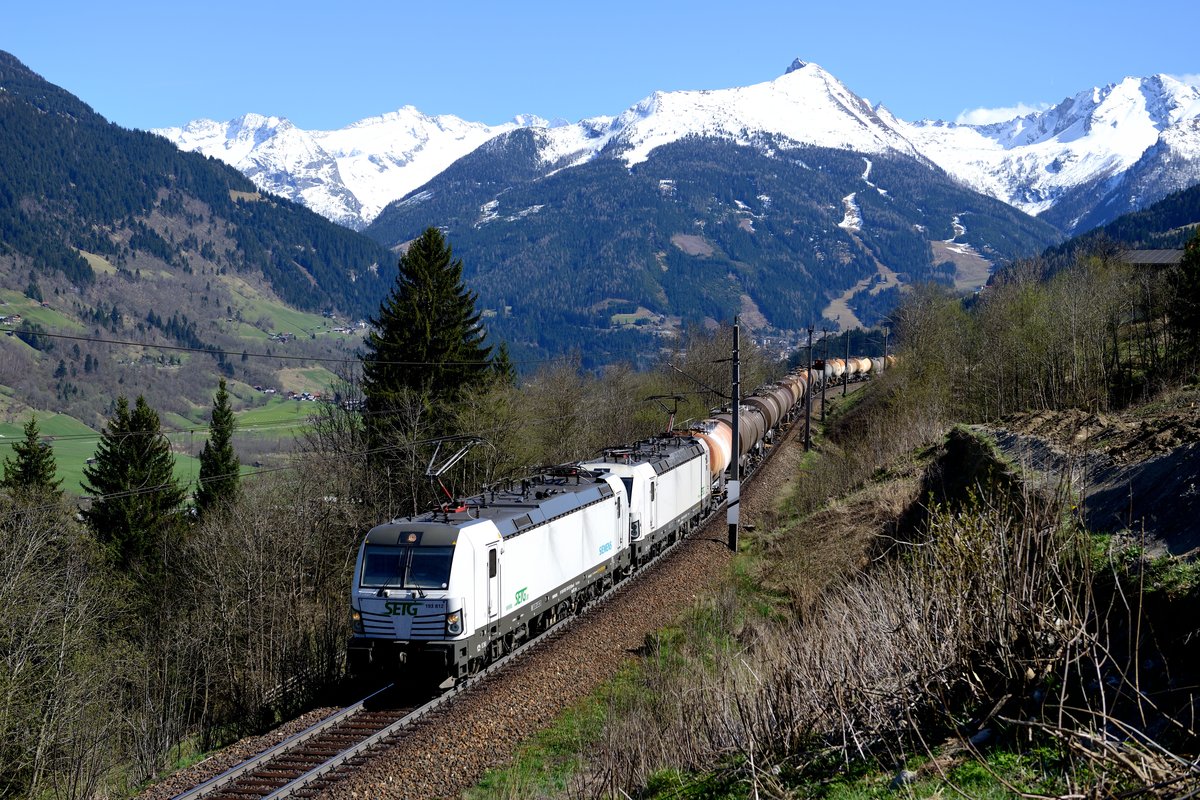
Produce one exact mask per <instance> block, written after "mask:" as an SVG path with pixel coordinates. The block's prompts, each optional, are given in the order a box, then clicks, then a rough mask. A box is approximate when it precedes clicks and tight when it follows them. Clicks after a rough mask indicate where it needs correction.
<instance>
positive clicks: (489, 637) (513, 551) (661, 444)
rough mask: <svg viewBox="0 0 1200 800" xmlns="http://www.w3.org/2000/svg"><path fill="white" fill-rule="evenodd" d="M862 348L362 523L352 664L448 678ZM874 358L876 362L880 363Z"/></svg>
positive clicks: (652, 530)
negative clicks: (710, 411)
mask: <svg viewBox="0 0 1200 800" xmlns="http://www.w3.org/2000/svg"><path fill="white" fill-rule="evenodd" d="M872 366H874V365H873V364H872V362H871V361H870V360H869V359H848V360H846V361H842V360H840V359H836V360H831V361H829V362H825V363H820V362H819V363H818V365H817V366H816V367H815V368H814V369H812V370H811V371H810V370H807V369H804V370H800V371H797V372H793V373H791V374H789V375H787V376H786V377H785V378H784V379H783V380H781V381H780V382H778V383H776V384H773V385H770V386H767V387H764V388H762V389H760V390H758V391H757V392H755V393H754V394H752V395H750V396H748V397H745V398H743V399H742V401H741V405H740V408H739V414H738V434H739V435H738V442H737V443H735V442H734V441H733V427H734V426H733V417H732V414H731V413H728V412H726V413H721V414H716V415H715V416H713V417H712V418H711V419H706V420H703V421H702V422H699V423H697V424H695V425H692V426H691V427H690V428H689V429H688V430H684V431H671V432H668V433H666V434H663V435H659V436H655V437H652V438H650V439H647V440H645V441H641V442H637V443H635V444H632V445H628V446H623V447H618V448H611V449H608V450H605V451H604V452H603V453H602V454H600V455H599V456H598V457H597V458H594V459H592V460H587V461H582V462H579V463H576V464H569V465H564V466H559V467H554V468H552V469H547V470H543V471H541V472H540V473H538V474H536V475H533V476H531V477H528V478H524V479H521V480H509V481H504V482H502V483H499V484H495V485H492V486H488V487H485V489H484V491H483V492H481V493H480V494H478V495H475V496H473V497H470V498H467V499H465V500H462V501H457V502H455V503H454V504H447V505H443V506H441V507H440V508H437V509H435V510H433V511H430V512H428V513H425V514H422V515H419V516H415V517H406V518H399V519H394V520H391V521H390V522H386V523H383V524H381V525H377V526H375V527H374V528H372V529H371V530H370V531H368V532H367V534H366V537H365V538H364V540H363V542H362V545H361V547H360V548H359V553H358V559H357V562H356V564H355V568H354V577H353V582H352V588H351V592H350V603H351V607H352V612H351V613H352V620H353V629H354V630H353V636H352V638H351V639H350V642H349V645H348V649H347V663H348V668H349V671H350V672H351V674H354V675H368V674H373V673H380V672H382V673H385V674H388V675H390V676H396V675H408V676H410V677H413V678H420V679H432V680H433V682H434V683H437V682H442V683H445V682H446V681H458V680H461V679H463V678H465V677H468V676H470V675H473V674H475V673H477V672H478V671H480V670H481V669H483V668H484V667H485V666H487V665H488V664H490V663H491V662H493V661H495V660H496V659H498V658H501V657H503V656H504V655H505V654H507V653H508V652H510V651H511V650H513V649H514V648H515V647H517V646H519V645H520V644H521V643H522V642H524V641H526V640H527V639H530V638H532V637H535V636H537V635H538V634H539V633H541V632H542V631H544V630H546V629H547V628H549V627H550V626H552V625H554V624H555V623H556V622H558V621H559V620H560V619H563V618H565V617H567V616H570V615H572V614H574V613H575V612H576V611H578V610H579V609H580V608H582V607H583V606H584V605H586V604H587V603H588V602H589V601H590V600H592V599H593V598H596V597H599V596H600V595H602V594H604V593H605V592H606V591H608V589H610V588H611V587H612V586H613V585H614V584H616V583H619V582H621V581H623V580H625V579H626V578H628V577H629V576H630V575H631V574H633V573H634V572H636V571H637V570H638V569H640V568H641V567H643V566H644V565H645V564H647V563H648V562H649V561H651V560H652V559H653V558H655V557H656V556H657V555H659V554H660V553H661V552H662V551H663V550H665V549H666V548H668V547H670V546H671V545H672V544H674V543H675V542H676V541H678V540H679V539H680V538H682V537H684V536H686V535H687V534H688V533H689V532H690V531H692V530H694V529H695V528H696V527H698V526H699V525H700V524H701V522H702V521H703V520H704V519H705V518H706V517H707V516H708V515H709V513H710V512H711V511H712V510H713V509H715V508H716V507H717V506H718V505H719V504H720V503H721V502H722V501H723V499H724V493H725V492H724V490H725V482H724V481H725V471H726V469H727V468H728V467H729V466H730V464H731V463H732V459H734V458H737V459H739V461H740V463H741V464H742V465H743V466H744V467H752V466H753V465H754V464H755V463H757V461H758V460H759V459H760V458H761V456H762V454H763V453H764V450H765V448H766V447H767V446H768V445H769V443H770V441H771V440H772V438H773V437H774V435H775V433H776V432H777V431H778V429H779V428H780V427H781V426H782V425H784V424H786V423H787V422H789V421H790V419H791V417H792V415H793V414H794V413H795V412H796V410H797V409H799V408H800V403H801V401H802V400H804V398H805V394H806V392H808V391H809V390H810V389H812V388H815V387H816V386H819V385H820V382H821V381H833V380H839V379H841V378H842V377H843V376H846V375H847V373H848V371H849V370H851V369H852V370H853V373H854V374H856V375H858V376H860V377H861V376H864V375H866V374H867V373H868V372H869V371H870V370H871V368H872ZM882 366H883V364H882V363H880V364H879V365H878V367H879V368H882Z"/></svg>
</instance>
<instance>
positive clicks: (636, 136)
mask: <svg viewBox="0 0 1200 800" xmlns="http://www.w3.org/2000/svg"><path fill="white" fill-rule="evenodd" d="M903 128H904V124H903V123H901V122H899V121H898V120H897V119H896V118H895V117H893V116H892V115H891V114H890V113H889V112H888V111H887V109H885V108H882V107H872V106H871V104H870V103H868V102H867V101H865V100H863V99H862V98H861V97H858V96H857V95H855V94H854V93H853V92H851V91H850V90H849V89H847V88H846V87H845V85H843V84H842V83H841V82H840V81H839V80H837V78H835V77H833V76H832V75H830V74H829V73H828V72H826V71H825V70H823V69H821V67H819V66H817V65H816V64H809V63H806V62H804V61H800V60H799V59H797V60H796V61H794V62H792V65H791V66H790V67H789V68H788V70H787V72H786V73H784V74H783V75H782V76H780V77H778V78H776V79H775V80H773V81H768V82H766V83H758V84H754V85H753V86H744V87H739V88H734V89H716V90H710V91H680V92H655V93H654V94H652V95H650V96H649V97H647V98H646V99H644V100H642V101H641V102H640V103H637V104H636V105H634V106H633V107H631V108H629V109H628V110H627V111H625V112H624V113H622V114H621V115H619V116H617V117H613V118H607V117H595V118H591V119H586V120H583V121H581V122H579V123H577V124H576V125H563V126H559V127H557V128H555V129H552V130H548V131H546V132H545V135H544V136H543V137H542V139H543V142H544V145H543V158H544V160H545V161H546V162H547V163H560V162H562V161H563V160H564V159H566V160H568V161H573V162H575V163H578V162H579V161H581V160H586V158H588V157H591V156H594V155H595V154H597V153H599V152H600V150H602V149H603V148H604V147H607V146H609V145H610V144H612V143H614V142H615V143H616V144H617V145H618V146H619V148H620V150H621V158H622V159H623V160H624V161H625V164H626V166H633V165H635V164H639V163H641V162H643V161H645V160H646V158H647V156H648V155H649V154H650V152H651V151H652V150H654V149H655V148H656V147H661V146H662V145H665V144H670V143H672V142H677V141H679V140H680V139H684V138H686V137H690V136H699V137H705V138H716V139H726V140H730V141H733V142H736V143H739V144H751V143H753V142H755V141H756V140H757V139H760V138H761V137H763V136H764V135H768V136H771V137H773V138H777V139H782V140H784V141H787V142H791V143H793V144H795V145H796V146H800V145H815V146H818V147H833V148H837V149H841V150H852V151H854V152H859V153H882V152H886V151H894V152H897V153H901V154H904V155H910V156H919V155H920V154H919V153H918V152H917V150H916V148H914V147H913V145H912V143H911V142H909V141H908V139H907V138H906V137H905V133H904V132H903Z"/></svg>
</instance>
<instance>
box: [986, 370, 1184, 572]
mask: <svg viewBox="0 0 1200 800" xmlns="http://www.w3.org/2000/svg"><path fill="white" fill-rule="evenodd" d="M984 430H985V431H986V432H987V433H988V434H990V435H991V436H993V437H994V438H995V439H996V441H997V443H998V444H999V446H1000V448H1001V450H1002V451H1003V452H1004V453H1005V454H1006V455H1007V456H1008V457H1009V458H1011V459H1012V460H1013V461H1014V462H1015V463H1016V464H1018V465H1019V466H1021V467H1022V468H1023V469H1025V470H1026V472H1027V473H1031V474H1034V475H1037V476H1040V477H1041V479H1042V480H1045V481H1055V480H1060V479H1064V478H1066V479H1069V480H1070V481H1071V483H1072V487H1073V488H1074V490H1075V491H1076V492H1078V494H1079V495H1080V497H1081V498H1082V500H1083V505H1084V518H1085V520H1086V522H1087V524H1088V526H1089V527H1090V528H1092V529H1093V530H1095V531H1099V532H1113V533H1115V532H1120V531H1128V532H1129V533H1130V534H1131V535H1135V536H1143V535H1144V536H1145V538H1146V543H1147V546H1148V547H1149V549H1151V550H1152V551H1157V552H1169V553H1171V554H1173V555H1184V554H1193V551H1195V550H1197V548H1200V389H1197V388H1190V389H1184V390H1180V391H1177V392H1173V393H1171V394H1169V395H1166V396H1164V397H1163V398H1160V399H1158V400H1156V401H1155V402H1153V403H1150V404H1147V405H1145V406H1141V407H1138V408H1136V409H1134V410H1131V411H1127V412H1122V413H1119V414H1111V415H1105V414H1098V413H1092V412H1085V411H1078V410H1072V411H1059V412H1052V411H1042V412H1029V413H1023V414H1016V415H1013V416H1011V417H1008V418H1006V419H1005V420H1003V421H1002V422H1001V423H1000V424H999V425H996V426H988V427H986V428H984Z"/></svg>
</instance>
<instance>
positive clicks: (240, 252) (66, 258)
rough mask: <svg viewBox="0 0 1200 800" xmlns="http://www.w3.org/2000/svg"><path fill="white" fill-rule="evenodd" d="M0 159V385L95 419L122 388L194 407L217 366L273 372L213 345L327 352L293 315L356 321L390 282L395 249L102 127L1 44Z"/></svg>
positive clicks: (147, 139)
mask: <svg viewBox="0 0 1200 800" xmlns="http://www.w3.org/2000/svg"><path fill="white" fill-rule="evenodd" d="M0 164H3V170H2V171H0V298H2V299H3V301H4V304H5V307H4V308H3V309H2V310H3V315H4V316H5V317H6V318H7V321H8V322H9V324H10V325H11V326H13V327H17V328H21V329H23V330H24V332H23V333H22V334H21V335H20V336H19V337H12V338H6V339H3V340H0V342H2V345H0V384H4V385H7V386H10V387H12V388H13V389H14V390H15V394H16V396H17V397H18V398H21V399H22V400H23V401H25V402H27V403H29V404H31V405H34V406H35V407H41V408H47V407H49V408H52V409H54V410H60V411H67V412H69V413H74V414H75V415H77V416H79V418H81V419H84V420H85V421H87V422H89V423H91V424H94V423H95V422H96V421H97V419H98V417H99V416H100V415H103V413H104V412H105V410H106V404H107V403H111V400H112V397H113V396H114V395H115V394H116V393H118V392H121V393H125V394H128V395H131V396H132V395H133V394H136V393H138V392H145V393H146V394H147V396H149V397H152V398H155V399H159V400H160V402H159V403H156V405H158V407H160V408H162V407H163V406H164V404H165V405H166V407H167V408H168V409H170V410H173V411H179V412H181V413H183V412H185V411H187V410H188V409H189V408H190V406H191V405H193V404H205V405H206V404H207V402H208V399H209V398H210V397H211V393H212V391H213V387H214V386H215V383H216V376H215V375H214V374H213V372H214V360H215V362H216V364H215V365H216V366H217V367H219V368H220V369H221V370H222V371H223V372H225V373H226V374H228V375H230V376H231V377H232V376H235V375H236V376H237V377H238V378H239V379H241V380H244V381H246V382H247V383H253V382H255V381H256V380H263V379H265V378H268V377H270V376H271V374H272V373H273V371H274V370H276V369H278V368H280V367H281V366H284V365H283V364H281V363H273V364H267V363H265V362H263V361H261V360H255V359H247V358H241V359H239V360H237V361H236V367H235V365H234V364H235V361H234V360H233V359H227V358H225V356H224V353H225V352H231V353H241V352H244V351H249V352H252V353H253V352H263V351H265V350H269V349H270V347H272V346H274V347H275V348H276V351H277V352H280V351H282V350H283V349H285V347H284V345H283V344H281V343H279V342H272V341H271V339H270V337H271V336H283V335H284V334H289V335H290V336H292V337H296V338H299V339H301V341H300V342H294V343H292V344H290V345H289V346H288V347H290V349H291V351H292V352H293V353H300V352H304V351H306V350H311V351H312V352H314V353H317V352H321V353H323V354H325V355H328V350H329V347H328V346H327V344H326V342H323V341H321V342H318V341H314V340H315V332H314V331H313V330H311V329H312V328H313V327H316V323H314V322H312V320H311V319H310V318H308V317H302V316H300V315H297V316H295V317H291V316H290V315H291V314H292V313H293V312H291V311H289V309H288V307H289V306H290V307H292V308H295V309H300V310H302V311H307V312H310V313H312V314H315V315H316V316H315V317H313V318H312V319H315V320H317V321H318V322H319V321H320V320H321V316H320V314H321V313H322V312H328V313H330V314H336V315H339V316H342V317H344V318H349V319H357V318H360V317H363V316H366V315H369V314H370V313H373V312H374V310H376V309H377V308H378V303H379V299H380V298H381V297H382V296H383V294H384V292H385V291H386V289H387V287H388V286H390V285H391V282H392V281H393V280H394V276H395V272H394V269H395V266H394V258H393V256H392V255H391V254H390V253H388V252H387V251H386V250H385V249H384V248H382V247H380V246H379V245H377V244H375V243H374V242H372V241H371V240H369V239H367V238H366V237H364V236H361V235H359V234H356V233H354V232H352V231H349V230H347V229H345V228H343V227H340V226H338V225H335V224H333V223H331V222H329V221H327V220H325V219H324V218H322V217H320V216H318V215H317V214H315V213H313V212H311V211H309V210H307V209H305V208H303V207H301V206H298V205H295V204H293V203H291V202H288V201H285V200H282V199H280V198H276V197H272V196H270V195H265V194H262V193H260V192H259V191H258V190H257V189H256V188H255V187H254V185H253V184H252V183H251V182H250V181H249V180H248V179H246V178H245V177H244V176H242V175H241V174H240V173H239V172H237V171H236V170H234V169H233V168H231V167H228V166H226V165H225V164H223V163H221V162H219V161H216V160H214V159H210V158H206V157H204V156H200V155H197V154H191V153H182V152H180V151H179V150H178V149H177V148H175V146H174V145H172V144H171V143H170V142H168V141H167V140H165V139H163V138H162V137H159V136H156V135H153V134H149V133H145V132H140V131H131V130H126V129H123V128H121V127H119V126H117V125H114V124H111V123H109V122H107V121H106V120H104V119H103V118H102V117H100V116H99V115H97V114H96V113H94V112H93V111H92V110H91V109H90V108H89V107H88V106H87V105H86V104H84V103H83V102H81V101H80V100H79V99H78V98H76V97H74V96H73V95H71V94H70V93H68V92H67V91H65V90H63V89H60V88H58V87H57V86H54V85H52V84H50V83H47V82H46V81H45V80H43V79H42V78H40V77H39V76H38V75H36V74H34V73H33V72H31V71H30V70H29V69H27V68H26V67H25V66H24V65H23V64H21V63H20V62H19V61H18V60H17V59H16V58H14V57H13V56H11V55H8V54H6V53H0ZM16 316H19V317H20V319H19V320H18V319H16ZM301 320H305V321H304V322H301ZM39 331H40V332H43V333H57V334H60V335H66V334H69V335H73V336H76V337H78V338H77V339H76V340H75V341H73V342H72V341H71V340H64V339H56V338H52V337H46V336H36V335H34V334H35V333H36V332H39ZM100 339H105V340H111V341H124V342H137V343H145V344H148V345H154V344H169V345H175V346H183V347H189V348H196V349H200V350H208V351H211V352H212V353H213V356H212V357H211V358H209V357H206V356H196V355H194V354H187V353H186V352H184V353H183V354H175V355H172V354H170V352H171V351H167V352H164V351H157V350H144V349H142V348H138V347H129V346H119V345H112V344H104V343H100V342H99V341H98V340H100ZM304 340H307V341H304ZM339 346H341V345H339ZM342 349H346V348H345V347H342Z"/></svg>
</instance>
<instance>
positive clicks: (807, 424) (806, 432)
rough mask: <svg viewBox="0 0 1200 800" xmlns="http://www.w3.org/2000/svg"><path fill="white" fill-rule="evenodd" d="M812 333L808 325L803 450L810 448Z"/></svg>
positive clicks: (806, 450) (811, 328)
mask: <svg viewBox="0 0 1200 800" xmlns="http://www.w3.org/2000/svg"><path fill="white" fill-rule="evenodd" d="M812 335H813V326H812V325H809V326H808V384H807V385H806V386H805V389H804V452H806V453H807V452H808V451H809V450H811V449H812V396H813V393H812V378H813V374H812V362H813V358H812V356H813V353H812Z"/></svg>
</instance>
